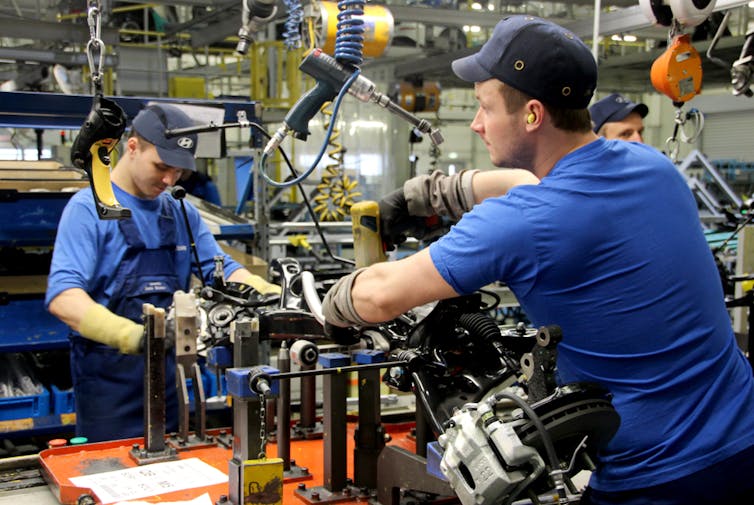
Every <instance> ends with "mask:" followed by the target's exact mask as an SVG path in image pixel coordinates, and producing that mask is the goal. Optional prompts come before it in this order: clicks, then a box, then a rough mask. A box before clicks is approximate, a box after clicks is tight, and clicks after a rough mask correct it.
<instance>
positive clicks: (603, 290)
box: [323, 16, 754, 505]
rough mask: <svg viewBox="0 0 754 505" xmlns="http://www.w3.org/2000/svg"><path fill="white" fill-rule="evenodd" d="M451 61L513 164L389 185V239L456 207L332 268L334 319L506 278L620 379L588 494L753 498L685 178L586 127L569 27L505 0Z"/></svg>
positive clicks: (739, 362)
mask: <svg viewBox="0 0 754 505" xmlns="http://www.w3.org/2000/svg"><path fill="white" fill-rule="evenodd" d="M453 70H454V72H455V73H456V75H457V76H459V77H460V78H461V79H463V80H465V81H468V82H473V83H474V87H475V91H476V98H477V100H478V102H479V109H478V111H477V113H476V116H475V117H474V120H473V121H472V123H471V129H472V130H473V131H474V132H475V133H477V134H478V135H479V136H480V137H481V139H482V140H483V141H484V143H485V146H486V147H487V150H488V152H489V155H490V159H491V161H492V164H493V165H495V166H497V167H517V169H504V170H494V171H488V172H478V171H465V172H462V173H460V174H456V175H454V176H451V177H446V176H445V175H443V174H441V173H439V172H435V173H433V174H431V175H429V176H426V175H425V176H420V177H416V178H413V179H409V180H408V181H406V183H405V184H404V186H403V188H402V189H401V190H398V191H397V192H394V193H392V194H391V195H388V196H387V197H386V198H385V199H383V201H381V202H380V210H381V214H382V218H383V224H384V225H385V226H384V228H385V230H384V231H385V233H386V238H387V240H388V241H392V242H398V241H399V240H400V237H401V235H403V234H405V233H413V232H415V231H416V219H417V218H416V216H430V215H436V214H439V215H444V216H448V217H451V218H455V219H458V218H460V221H459V222H458V223H457V224H456V225H455V226H453V227H452V228H451V230H450V232H449V233H447V234H446V235H445V236H443V237H442V238H440V239H439V240H438V241H436V242H434V243H433V244H432V245H431V246H430V247H428V248H426V249H424V250H421V251H419V252H418V253H416V254H414V255H412V256H409V257H407V258H404V259H402V260H400V261H394V262H387V263H378V264H375V265H373V266H371V267H368V268H365V269H359V270H357V271H355V272H354V273H352V274H350V275H347V276H345V277H343V278H342V279H340V280H339V281H338V282H337V283H336V284H335V285H334V286H333V287H332V288H331V289H330V291H329V292H328V294H327V295H326V297H325V300H324V302H323V313H324V315H325V318H326V320H327V321H328V322H329V323H330V324H332V325H335V326H341V327H344V326H349V325H365V324H369V323H370V322H371V323H374V322H381V321H387V320H391V319H393V318H395V317H396V316H398V315H399V314H401V313H403V312H405V311H407V310H409V309H411V308H413V307H416V306H419V305H422V304H424V303H427V302H429V301H432V300H438V299H445V298H451V297H455V296H458V295H459V294H467V293H471V292H473V291H475V290H477V289H479V288H481V287H483V286H485V285H487V284H489V283H491V282H493V281H497V280H500V281H503V282H505V283H506V284H507V285H508V286H509V287H510V288H511V290H512V291H513V292H514V293H515V295H516V297H517V298H518V300H519V302H520V304H521V306H522V308H523V309H524V311H525V312H526V314H527V316H528V317H529V318H530V319H531V321H532V322H533V323H534V324H535V325H536V326H542V325H550V324H556V325H559V326H561V327H562V330H563V340H562V342H561V343H560V344H559V345H558V374H559V380H560V381H561V383H570V382H576V381H587V382H595V383H599V384H602V385H603V386H605V387H606V388H607V389H609V390H610V391H611V392H612V393H613V395H614V396H613V404H614V405H615V408H616V410H617V411H618V413H619V414H620V417H621V425H620V428H619V429H618V432H617V433H616V435H615V436H614V437H613V439H612V440H611V441H610V442H609V444H608V446H607V447H606V449H605V450H604V451H602V452H601V453H600V455H599V461H598V462H597V468H596V470H595V471H594V472H593V473H592V476H591V480H590V486H589V488H588V489H587V491H586V492H585V495H584V497H583V499H582V503H583V504H600V505H604V504H631V505H639V504H653V505H658V504H678V505H680V504H690V503H744V502H747V500H748V499H749V498H750V496H752V493H754V481H752V479H749V478H747V477H749V476H751V475H754V380H753V379H752V371H751V369H750V367H749V365H748V363H747V361H746V359H745V357H744V356H743V354H742V353H741V352H740V350H739V349H738V348H737V347H736V342H735V339H734V335H733V331H732V328H731V324H730V319H729V317H728V314H727V311H726V307H725V303H724V299H723V292H722V287H721V285H720V280H719V276H718V273H717V270H716V268H715V263H714V260H713V257H712V254H711V252H710V250H709V248H708V246H707V243H706V241H705V239H704V235H703V233H702V230H701V226H700V223H699V217H698V213H697V208H696V205H695V202H694V198H693V196H692V195H691V193H690V192H689V190H688V187H687V186H686V183H685V181H684V180H683V177H682V176H681V175H680V174H679V173H678V172H677V170H676V168H675V167H674V166H673V164H672V163H671V162H670V161H669V160H668V159H667V158H666V157H665V156H664V155H662V154H661V153H660V152H658V151H656V150H655V149H653V148H651V147H649V146H646V145H643V144H639V143H634V142H623V141H618V140H606V139H605V138H600V137H597V135H596V134H595V133H594V132H593V131H592V125H591V120H590V116H589V112H588V110H587V105H588V103H589V100H590V99H591V97H592V94H593V91H594V88H595V85H596V80H597V67H596V64H595V62H594V59H593V57H592V55H591V53H590V51H589V49H588V48H587V47H586V46H585V45H584V44H583V43H582V42H581V41H580V40H579V39H578V38H577V37H575V36H574V35H573V34H571V33H570V32H568V31H567V30H565V29H564V28H562V27H559V26H557V25H555V24H553V23H551V22H548V21H545V20H542V19H538V18H535V17H531V16H511V17H509V18H506V19H504V20H503V21H501V22H500V23H499V24H498V25H497V27H496V28H495V30H494V32H493V34H492V37H491V38H490V40H489V41H488V42H487V43H486V44H485V45H484V46H483V47H482V48H481V49H480V50H479V52H477V53H476V54H474V55H471V56H468V57H465V58H461V59H459V60H456V61H454V62H453ZM522 169H523V170H522ZM736 500H739V501H736ZM740 500H742V501H740Z"/></svg>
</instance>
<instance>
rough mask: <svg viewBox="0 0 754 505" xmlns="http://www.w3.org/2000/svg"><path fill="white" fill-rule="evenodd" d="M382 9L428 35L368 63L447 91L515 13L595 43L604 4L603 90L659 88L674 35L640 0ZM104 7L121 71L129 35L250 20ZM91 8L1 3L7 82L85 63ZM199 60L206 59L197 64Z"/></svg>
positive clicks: (184, 34)
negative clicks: (456, 68) (661, 64)
mask: <svg viewBox="0 0 754 505" xmlns="http://www.w3.org/2000/svg"><path fill="white" fill-rule="evenodd" d="M384 5H385V7H386V9H388V10H389V12H390V13H391V14H392V17H393V19H394V21H395V25H396V34H399V29H400V28H401V27H403V28H405V27H412V26H413V27H419V28H421V30H420V31H421V33H423V34H425V35H424V37H423V39H422V40H415V39H414V40H412V39H411V38H410V37H409V38H408V39H407V38H405V37H399V36H396V37H394V38H393V40H392V42H391V45H390V47H389V48H388V50H387V51H386V52H385V54H384V55H383V56H382V57H380V58H377V59H374V60H367V61H366V62H365V64H364V65H365V68H369V66H375V65H385V64H389V65H391V68H392V69H393V70H392V72H393V77H394V78H395V79H396V80H401V79H415V78H421V79H431V80H437V81H439V82H440V83H441V84H442V85H443V86H444V87H451V86H455V85H461V83H460V82H459V81H455V80H454V77H453V76H452V72H450V62H451V61H452V60H453V59H455V58H457V57H461V56H464V55H467V54H469V53H471V52H473V51H475V50H476V47H474V44H472V43H471V41H470V40H469V39H467V38H466V34H467V32H468V30H469V27H473V28H475V29H477V30H482V31H483V30H485V29H490V28H492V27H493V26H494V25H495V24H496V23H497V21H498V20H499V19H500V18H501V17H502V16H504V15H505V14H507V13H528V14H533V15H539V16H542V17H547V18H549V19H552V20H553V21H555V22H558V23H560V24H562V25H564V26H566V27H568V28H570V29H572V30H573V31H574V32H575V33H576V34H577V35H579V36H580V37H581V38H582V39H584V40H585V41H587V43H588V44H591V41H592V39H593V34H594V30H595V8H598V11H597V13H598V14H599V22H598V26H599V28H598V32H599V34H600V37H601V39H600V40H601V43H600V45H599V49H598V54H599V65H600V89H602V90H605V91H617V90H620V91H623V92H637V93H641V92H651V91H652V86H651V83H650V79H649V74H650V72H649V70H650V67H651V64H652V62H653V61H654V59H655V58H657V57H658V56H659V54H660V53H661V52H662V51H663V50H664V48H665V46H666V44H667V39H668V30H667V28H665V27H662V26H652V24H651V23H650V22H649V20H648V19H647V17H646V16H645V14H644V13H643V12H642V10H641V9H640V6H639V2H638V0H604V1H599V0H598V1H596V2H593V1H588V0H576V1H570V2H523V1H500V0H493V2H491V3H489V4H486V5H482V4H480V3H478V4H473V3H472V2H468V3H467V2H461V3H459V2H457V1H431V2H430V1H429V0H428V1H426V2H421V3H419V2H414V1H410V0H408V1H398V0H391V1H388V2H387V3H386V4H384ZM101 6H102V11H103V25H102V33H101V38H102V40H103V42H104V43H105V44H106V45H107V46H108V47H109V48H114V49H115V50H114V51H113V52H111V53H109V54H108V57H107V59H106V61H105V65H106V66H108V65H110V66H116V67H117V62H118V56H117V54H118V51H117V49H118V47H119V46H123V45H127V44H128V43H133V42H138V41H139V40H140V39H139V37H138V36H133V35H131V36H130V37H129V36H128V35H127V32H128V31H129V30H134V29H136V30H137V31H138V30H150V31H158V32H160V33H161V36H160V39H161V41H162V42H163V43H166V44H168V43H173V44H174V46H173V49H171V51H172V53H171V55H173V56H175V55H178V54H180V53H183V54H186V53H191V52H196V53H199V54H201V52H202V51H203V50H204V49H205V48H207V47H231V45H230V44H229V42H228V39H229V38H233V37H234V36H236V34H237V33H238V30H239V26H240V24H241V16H242V1H241V0H230V1H229V0H178V1H167V0H155V1H152V2H149V3H148V4H146V3H139V2H128V1H118V2H115V1H112V0H104V1H102V2H101ZM152 8H154V9H156V10H158V11H159V12H161V13H163V14H164V16H163V19H162V21H163V23H161V25H160V26H156V25H155V23H154V21H153V20H151V19H147V16H146V15H145V14H144V13H145V12H146V10H147V9H152ZM729 9H739V10H740V11H739V12H741V14H740V15H739V16H738V19H737V22H736V23H733V24H731V26H730V27H728V29H727V30H726V32H725V36H724V37H722V38H721V39H720V40H719V41H717V43H716V46H715V50H714V54H713V56H714V57H715V58H716V59H717V60H718V63H717V64H716V63H714V62H713V61H712V60H711V59H709V58H706V57H704V58H703V66H704V75H705V77H704V82H705V85H708V86H709V85H715V86H717V85H720V86H724V85H726V84H728V83H729V80H730V72H729V70H728V69H727V68H725V67H724V65H723V64H722V62H724V63H727V64H730V63H731V62H733V61H734V60H736V59H737V58H738V56H739V53H740V50H741V47H742V44H743V41H744V38H745V37H744V35H745V31H746V22H747V21H748V17H749V16H748V9H749V8H748V7H747V2H744V1H741V0H720V1H718V2H717V3H716V7H715V11H716V12H715V15H713V16H711V17H710V19H709V20H708V21H707V22H705V23H704V24H703V25H700V26H698V27H696V28H695V29H694V30H693V31H694V40H695V47H696V48H697V50H698V51H699V53H700V54H702V55H703V56H704V54H705V53H706V52H707V49H708V48H709V46H710V43H711V41H712V38H713V36H714V35H715V32H716V30H717V27H718V25H719V22H720V19H721V18H722V12H723V11H726V10H729ZM451 12H452V15H450V13H451ZM85 13H86V0H11V1H9V2H3V5H2V6H0V33H2V34H3V37H2V39H0V41H1V43H0V61H2V62H3V63H0V81H5V80H9V79H13V78H14V77H15V78H16V79H17V80H19V81H23V82H24V84H25V85H26V86H28V87H29V88H30V89H31V90H34V86H35V83H38V82H39V81H41V80H42V79H43V78H44V75H42V74H43V73H44V71H43V69H42V67H43V66H44V65H53V64H56V63H57V64H60V65H65V66H66V67H69V68H71V67H83V66H84V65H86V61H87V60H86V54H85V53H84V51H83V50H81V48H82V47H84V45H85V44H86V42H87V41H88V40H89V36H90V33H89V29H88V27H87V22H86V15H85ZM285 17H286V7H285V5H283V4H282V3H279V5H278V10H277V15H276V17H275V19H274V20H273V21H271V22H270V25H271V27H268V29H267V31H266V32H265V34H264V36H263V38H267V39H270V38H275V37H276V31H275V26H278V27H279V26H280V25H282V24H283V21H284V20H285ZM409 31H410V30H409ZM414 31H417V30H414ZM278 32H279V29H278ZM176 45H177V47H178V49H177V50H176V49H175V47H176ZM412 46H413V47H412ZM77 48H78V50H77ZM35 65H36V66H35ZM197 65H200V63H198V60H197ZM21 74H23V75H21ZM40 90H43V89H40Z"/></svg>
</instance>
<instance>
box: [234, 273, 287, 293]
mask: <svg viewBox="0 0 754 505" xmlns="http://www.w3.org/2000/svg"><path fill="white" fill-rule="evenodd" d="M241 283H243V284H247V285H249V286H251V287H252V288H254V289H256V290H257V291H258V292H259V293H261V294H263V295H279V294H280V293H281V292H282V290H281V288H280V286H278V285H277V284H273V283H271V282H267V281H266V280H264V279H263V278H261V277H260V276H258V275H254V274H251V275H249V276H248V277H246V278H245V279H244V280H242V281H241Z"/></svg>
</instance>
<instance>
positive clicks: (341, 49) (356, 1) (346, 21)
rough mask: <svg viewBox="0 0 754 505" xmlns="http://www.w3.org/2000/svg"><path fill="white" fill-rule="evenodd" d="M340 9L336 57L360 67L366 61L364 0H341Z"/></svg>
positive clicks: (342, 61)
mask: <svg viewBox="0 0 754 505" xmlns="http://www.w3.org/2000/svg"><path fill="white" fill-rule="evenodd" d="M338 10H339V11H340V12H339V13H338V31H337V33H336V34H335V55H334V56H335V59H336V60H338V62H340V63H342V64H346V63H349V64H351V65H354V66H357V67H358V66H359V65H361V63H362V62H363V61H364V56H363V49H364V20H363V19H362V16H363V15H364V1H363V0H340V1H339V2H338Z"/></svg>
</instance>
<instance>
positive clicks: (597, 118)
mask: <svg viewBox="0 0 754 505" xmlns="http://www.w3.org/2000/svg"><path fill="white" fill-rule="evenodd" d="M589 114H590V115H591V116H592V124H593V125H594V127H593V128H592V129H593V130H594V133H596V134H597V135H601V136H603V137H605V138H606V139H608V140H615V139H617V140H629V141H632V142H644V118H645V117H647V114H649V107H647V106H646V105H644V104H643V103H634V102H632V101H631V100H629V99H628V98H626V97H624V96H623V95H621V94H619V93H613V94H612V95H610V96H607V97H605V98H603V99H602V100H599V101H597V102H595V103H594V104H592V106H591V107H589Z"/></svg>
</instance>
